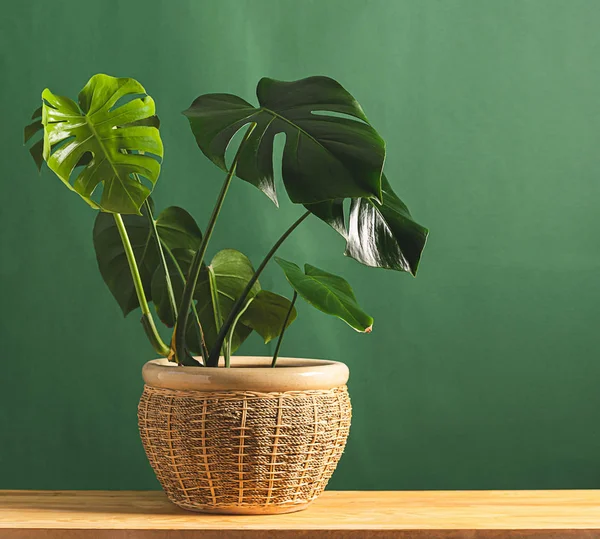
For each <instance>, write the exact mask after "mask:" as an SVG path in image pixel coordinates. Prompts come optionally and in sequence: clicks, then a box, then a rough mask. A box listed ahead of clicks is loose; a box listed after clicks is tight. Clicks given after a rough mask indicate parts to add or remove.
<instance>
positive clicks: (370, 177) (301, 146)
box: [184, 77, 385, 204]
mask: <svg viewBox="0 0 600 539" xmlns="http://www.w3.org/2000/svg"><path fill="white" fill-rule="evenodd" d="M257 96H258V102H259V104H260V106H259V107H254V106H252V105H251V104H250V103H248V102H247V101H244V100H243V99H241V98H239V97H236V96H234V95H229V94H208V95H203V96H201V97H199V98H197V99H196V100H195V101H194V102H193V103H192V105H191V107H190V108H189V109H188V110H186V111H185V112H184V114H185V115H186V116H187V118H188V120H189V121H190V125H191V128H192V132H193V133H194V136H195V137H196V142H197V143H198V146H199V147H200V149H201V150H202V152H203V153H204V154H205V155H206V156H207V157H208V158H209V159H211V160H212V161H213V162H214V163H215V164H216V165H218V166H219V167H221V168H222V169H224V170H225V169H226V165H225V151H226V149H227V146H228V145H229V143H230V141H231V139H232V137H233V136H234V135H235V133H236V132H237V131H239V130H240V129H241V128H242V127H243V126H245V125H247V124H251V123H255V124H256V127H255V129H254V130H253V132H252V134H251V135H250V137H249V138H248V140H247V142H246V144H245V145H244V147H243V148H242V150H241V153H240V156H239V160H238V164H237V169H236V175H237V176H238V177H239V178H241V179H243V180H245V181H247V182H249V183H251V184H253V185H255V186H256V187H258V188H259V189H260V190H262V191H263V192H264V193H265V194H266V195H267V196H268V197H269V198H271V199H272V200H273V202H275V203H277V195H276V190H275V183H274V175H273V139H274V137H275V135H276V134H278V133H285V136H286V142H285V148H284V152H283V161H282V174H283V182H284V184H285V188H286V190H287V193H288V195H289V197H290V199H291V200H292V201H293V202H296V203H302V204H312V203H317V202H322V201H325V200H332V199H337V198H347V197H363V196H372V197H375V198H377V199H380V198H381V172H382V168H383V161H384V158H385V143H384V141H383V140H382V139H381V137H380V136H379V135H378V134H377V132H376V131H375V130H374V129H373V128H372V127H371V126H370V125H369V124H368V120H367V118H366V116H365V114H364V112H363V110H362V108H361V107H360V105H359V104H358V102H357V101H356V100H355V99H354V98H353V97H352V95H350V93H348V92H347V91H346V90H345V89H344V88H343V87H342V86H341V85H340V84H339V83H338V82H336V81H334V80H333V79H330V78H328V77H309V78H306V79H301V80H298V81H294V82H282V81H277V80H273V79H268V78H263V79H261V81H260V82H259V83H258V87H257ZM323 111H324V112H326V113H328V114H315V112H323ZM336 114H338V115H337V116H336ZM340 114H344V115H348V116H351V117H352V118H356V119H349V118H346V117H340V116H339V115H340Z"/></svg>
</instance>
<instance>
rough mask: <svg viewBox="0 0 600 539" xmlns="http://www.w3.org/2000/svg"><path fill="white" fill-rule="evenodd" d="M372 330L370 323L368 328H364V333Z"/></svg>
mask: <svg viewBox="0 0 600 539" xmlns="http://www.w3.org/2000/svg"><path fill="white" fill-rule="evenodd" d="M371 331H373V324H371V325H370V326H369V327H368V328H365V333H371Z"/></svg>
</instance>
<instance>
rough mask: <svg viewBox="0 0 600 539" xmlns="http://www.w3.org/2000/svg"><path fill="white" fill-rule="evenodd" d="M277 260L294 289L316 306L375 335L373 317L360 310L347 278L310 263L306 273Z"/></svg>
mask: <svg viewBox="0 0 600 539" xmlns="http://www.w3.org/2000/svg"><path fill="white" fill-rule="evenodd" d="M275 261H276V262H277V263H278V264H279V266H281V269H283V272H284V273H285V277H286V279H287V280H288V282H289V283H290V285H291V286H292V288H293V289H294V290H295V291H296V292H298V294H299V295H300V296H302V297H303V298H304V299H305V300H306V301H307V302H308V303H310V304H311V305H312V306H313V307H316V308H317V309H319V310H320V311H323V312H324V313H327V314H330V315H333V316H337V317H338V318H340V319H342V320H343V321H344V322H346V323H347V324H348V325H349V326H351V327H353V328H354V329H355V330H357V331H361V332H365V333H370V332H371V329H372V327H373V318H371V317H370V316H369V315H368V314H366V313H365V312H364V311H363V310H362V309H361V308H360V307H359V305H358V303H357V301H356V297H355V296H354V292H353V291H352V288H351V287H350V285H349V284H348V282H347V281H346V280H345V279H343V278H342V277H338V276H337V275H334V274H332V273H328V272H326V271H323V270H321V269H319V268H315V267H314V266H311V265H310V264H305V265H304V273H302V270H301V269H300V268H299V267H298V266H297V265H296V264H294V263H292V262H288V261H287V260H284V259H282V258H279V257H275Z"/></svg>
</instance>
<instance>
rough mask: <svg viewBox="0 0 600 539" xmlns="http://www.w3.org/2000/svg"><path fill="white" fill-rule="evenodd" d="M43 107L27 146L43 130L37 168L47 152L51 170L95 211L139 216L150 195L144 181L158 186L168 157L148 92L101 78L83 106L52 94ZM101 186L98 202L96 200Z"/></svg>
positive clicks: (83, 95) (90, 86) (46, 94)
mask: <svg viewBox="0 0 600 539" xmlns="http://www.w3.org/2000/svg"><path fill="white" fill-rule="evenodd" d="M140 96H141V97H140ZM132 97H133V99H131V98H132ZM127 99H129V101H128V102H125V101H126V100H127ZM121 100H122V101H123V104H120V101H121ZM42 101H43V104H42V108H41V122H40V120H39V116H37V115H36V114H35V113H34V118H33V119H34V120H35V121H34V122H33V123H32V124H31V125H29V126H27V128H25V139H26V141H27V140H29V139H30V138H31V137H32V136H33V135H34V134H35V132H36V131H37V130H38V129H39V127H40V125H41V126H42V127H43V131H44V133H43V142H42V144H41V145H40V143H39V142H37V143H36V144H34V145H33V146H32V148H31V150H30V151H31V153H32V155H33V157H34V159H35V160H36V163H37V164H38V167H39V166H40V165H41V159H40V156H39V150H40V149H42V158H43V159H44V160H45V161H46V163H47V164H48V167H49V168H50V169H51V170H52V171H54V172H55V173H56V175H57V176H58V177H59V178H60V179H61V180H62V181H63V182H64V184H65V185H66V186H67V187H68V188H69V189H71V190H73V191H75V192H76V193H78V194H79V195H80V196H81V198H83V199H84V200H85V201H86V202H87V203H88V204H89V205H90V206H92V207H93V208H96V209H101V210H103V211H105V212H112V213H123V214H137V215H140V208H141V206H142V204H143V202H144V200H146V198H147V197H148V196H149V194H150V192H151V189H150V187H148V186H147V185H145V184H144V183H143V182H142V181H141V180H140V178H145V179H146V180H148V182H149V184H150V185H151V186H154V184H155V183H156V181H157V179H158V175H159V173H160V162H159V160H160V159H162V156H163V145H162V142H161V139H160V135H159V132H158V129H157V127H156V126H157V125H158V119H157V118H156V116H155V105H154V100H153V99H152V98H151V97H150V96H149V95H147V94H146V91H145V90H144V87H143V86H142V85H141V84H140V83H139V82H137V81H136V80H134V79H129V78H115V77H110V76H108V75H101V74H100V75H94V76H93V77H92V78H91V79H90V80H89V82H88V83H87V84H86V85H85V87H84V88H83V90H81V92H80V93H79V104H77V103H75V102H74V101H72V100H71V99H69V98H67V97H62V96H58V95H55V94H53V93H52V92H51V91H50V90H49V89H46V90H44V91H43V93H42ZM100 184H102V187H103V189H102V195H101V197H100V200H99V201H96V200H94V199H93V198H92V195H93V193H94V191H95V190H96V188H97V187H98V186H99V185H100Z"/></svg>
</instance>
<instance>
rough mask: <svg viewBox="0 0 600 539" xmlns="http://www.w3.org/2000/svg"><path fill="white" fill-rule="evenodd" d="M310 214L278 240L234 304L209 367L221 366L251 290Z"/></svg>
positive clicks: (211, 353)
mask: <svg viewBox="0 0 600 539" xmlns="http://www.w3.org/2000/svg"><path fill="white" fill-rule="evenodd" d="M310 213H311V212H310V211H306V212H305V213H303V214H302V216H301V217H300V218H299V219H298V220H297V221H296V222H294V224H292V226H290V228H288V229H287V230H286V231H285V232H284V233H283V234H282V235H281V237H280V238H279V239H278V240H277V242H276V243H275V245H273V247H271V250H270V251H269V252H268V253H267V255H266V256H265V258H264V259H263V261H262V262H261V263H260V266H258V269H257V270H256V271H255V272H254V275H253V276H252V277H251V278H250V280H249V281H248V284H246V288H244V291H243V292H242V294H241V295H240V297H238V299H237V300H236V302H235V303H234V304H233V307H232V308H231V311H230V312H229V316H228V317H227V320H225V323H224V324H223V326H222V327H221V330H220V331H219V334H218V335H217V340H216V341H215V344H214V345H213V347H212V350H211V351H210V356H209V357H208V361H207V363H206V365H207V366H208V367H216V366H217V365H218V364H219V351H220V350H221V346H223V341H224V340H225V337H226V336H227V333H228V332H229V328H230V327H231V324H232V323H233V321H234V320H235V318H236V316H237V315H238V313H239V312H240V310H241V309H242V307H243V306H244V303H245V301H246V298H247V297H248V294H249V293H250V290H252V287H253V286H254V284H255V283H256V281H258V278H259V277H260V274H261V273H262V271H263V270H264V269H265V267H266V265H267V264H268V263H269V260H271V258H273V255H274V254H275V252H276V251H277V249H279V247H280V246H281V244H282V243H283V242H284V241H285V240H286V239H287V237H288V236H289V235H290V234H291V233H292V232H293V231H294V230H296V228H297V227H298V226H299V225H300V223H302V221H304V219H306V218H307V217H308V216H309V215H310Z"/></svg>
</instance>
